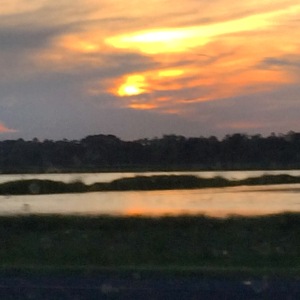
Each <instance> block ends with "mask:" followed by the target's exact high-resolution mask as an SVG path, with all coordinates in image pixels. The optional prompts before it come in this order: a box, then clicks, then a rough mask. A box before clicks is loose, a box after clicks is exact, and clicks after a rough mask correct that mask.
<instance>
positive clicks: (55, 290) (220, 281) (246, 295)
mask: <svg viewBox="0 0 300 300" xmlns="http://www.w3.org/2000/svg"><path fill="white" fill-rule="evenodd" d="M0 299H5V300H10V299H22V300H23V299H43V300H48V299H51V300H52V299H53V300H54V299H55V300H60V299H75V300H79V299H80V300H81V299H89V300H90V299H100V300H101V299H143V300H145V299H159V300H160V299H161V300H162V299H164V300H165V299H174V300H177V299H178V300H179V299H180V300H182V299H206V300H213V299H218V300H220V299H231V300H234V299H241V300H242V299H243V300H247V299H249V300H250V299H272V300H277V299H278V300H279V299H289V300H292V299H300V281H299V280H297V279H286V278H285V279H280V278H275V279H274V278H266V277H264V278H247V277H245V278H240V279H238V278H232V279H230V278H223V277H221V276H218V277H214V278H206V277H205V276H192V277H184V276H183V277H181V276H163V275H161V274H157V275H156V274H151V276H145V275H140V274H139V273H133V274H129V275H128V276H126V277H122V278H119V277H118V276H117V275H114V274H107V275H106V274H101V275H88V276H84V275H68V276H62V275H61V276H59V275H55V276H54V275H51V276H50V275H47V276H45V275H43V276H38V275H30V276H29V275H23V276H22V275H7V274H6V275H5V274H3V275H0Z"/></svg>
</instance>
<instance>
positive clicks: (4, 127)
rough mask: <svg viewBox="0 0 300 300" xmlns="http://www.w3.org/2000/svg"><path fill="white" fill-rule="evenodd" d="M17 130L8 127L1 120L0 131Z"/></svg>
mask: <svg viewBox="0 0 300 300" xmlns="http://www.w3.org/2000/svg"><path fill="white" fill-rule="evenodd" d="M16 131H17V130H15V129H10V128H7V127H6V126H5V125H4V124H3V123H1V122H0V133H5V132H16Z"/></svg>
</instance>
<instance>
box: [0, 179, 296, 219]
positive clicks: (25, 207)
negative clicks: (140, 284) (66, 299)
mask: <svg viewBox="0 0 300 300" xmlns="http://www.w3.org/2000/svg"><path fill="white" fill-rule="evenodd" d="M299 193H300V184H294V185H274V186H256V187H253V186H252V187H245V186H244V187H228V188H215V189H198V190H171V191H126V192H93V193H83V194H56V195H26V196H0V214H1V215H7V214H30V213H34V214H81V215H102V214H109V215H127V216H132V215H146V216H160V215H179V214H206V215H210V216H218V217H224V216H228V215H265V214H272V213H280V212H287V211H289V212H300V197H299V196H300V194H299Z"/></svg>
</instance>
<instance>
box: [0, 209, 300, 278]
mask: <svg viewBox="0 0 300 300" xmlns="http://www.w3.org/2000/svg"><path fill="white" fill-rule="evenodd" d="M0 237H1V244H0V266H1V267H2V268H4V269H10V268H33V269H47V268H49V269H53V268H54V269H55V268H62V269H72V268H84V269H102V270H103V269H108V270H112V269H118V270H120V269H124V270H128V269H143V270H151V269H154V270H159V269H160V270H173V271H174V270H190V271H193V270H194V271H195V270H198V271H199V270H200V271H201V270H202V271H209V270H210V271H214V272H218V271H220V272H226V271H232V272H235V271H243V270H244V271H245V272H247V271H249V270H252V272H257V273H261V272H273V273H274V272H275V273H276V272H279V273H289V272H292V273H295V274H300V214H280V215H273V216H264V217H231V218H226V219H217V218H210V217H204V216H194V217H191V216H181V217H162V218H144V217H143V218H139V217H130V218H129V217H105V216H101V217H79V216H33V215H32V216H9V217H3V216H2V217H0Z"/></svg>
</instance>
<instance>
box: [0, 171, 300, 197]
mask: <svg viewBox="0 0 300 300" xmlns="http://www.w3.org/2000/svg"><path fill="white" fill-rule="evenodd" d="M290 183H300V177H298V176H290V175H264V176H261V177H253V178H247V179H242V180H228V179H225V178H222V177H214V178H199V177H197V176H192V175H156V176H136V177H132V178H131V177H130V178H121V179H117V180H114V181H112V182H108V183H104V182H99V183H94V184H91V185H86V184H84V183H82V182H80V181H77V182H71V183H64V182H58V181H52V180H38V179H30V180H19V181H11V182H5V183H2V184H0V195H30V194H32V195H34V194H57V193H86V192H96V191H99V192H100V191H133V190H139V191H141V190H170V189H201V188H212V187H230V186H241V185H271V184H290Z"/></svg>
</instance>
